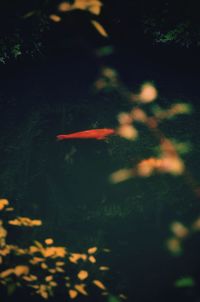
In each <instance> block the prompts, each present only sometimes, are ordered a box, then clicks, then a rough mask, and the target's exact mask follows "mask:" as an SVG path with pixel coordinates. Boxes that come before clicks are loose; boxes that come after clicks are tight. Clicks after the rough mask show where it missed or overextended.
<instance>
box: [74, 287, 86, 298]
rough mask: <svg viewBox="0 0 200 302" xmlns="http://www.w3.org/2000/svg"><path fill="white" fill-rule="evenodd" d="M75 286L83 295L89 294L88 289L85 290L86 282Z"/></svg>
mask: <svg viewBox="0 0 200 302" xmlns="http://www.w3.org/2000/svg"><path fill="white" fill-rule="evenodd" d="M74 288H75V289H76V290H77V291H78V292H79V293H81V294H82V295H84V296H87V295H88V293H87V291H86V290H85V284H76V285H75V286H74Z"/></svg>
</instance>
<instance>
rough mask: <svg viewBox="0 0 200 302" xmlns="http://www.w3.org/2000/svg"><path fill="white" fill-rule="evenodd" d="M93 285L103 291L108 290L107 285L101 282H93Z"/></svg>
mask: <svg viewBox="0 0 200 302" xmlns="http://www.w3.org/2000/svg"><path fill="white" fill-rule="evenodd" d="M93 283H94V284H95V285H96V286H97V287H99V288H100V289H103V290H105V289H106V287H105V285H104V284H103V283H102V282H101V281H99V280H93Z"/></svg>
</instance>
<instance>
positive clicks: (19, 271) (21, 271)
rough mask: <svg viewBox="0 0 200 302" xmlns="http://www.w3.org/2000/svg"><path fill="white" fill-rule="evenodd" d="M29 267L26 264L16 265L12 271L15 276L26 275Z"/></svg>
mask: <svg viewBox="0 0 200 302" xmlns="http://www.w3.org/2000/svg"><path fill="white" fill-rule="evenodd" d="M29 271H30V269H29V267H28V266H27V265H17V266H16V267H15V268H14V273H15V275H16V276H18V277H19V276H21V275H28V274H29Z"/></svg>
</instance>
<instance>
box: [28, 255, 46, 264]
mask: <svg viewBox="0 0 200 302" xmlns="http://www.w3.org/2000/svg"><path fill="white" fill-rule="evenodd" d="M42 261H44V258H40V257H33V259H31V260H30V261H29V262H30V263H31V264H33V265H34V264H38V263H40V262H42Z"/></svg>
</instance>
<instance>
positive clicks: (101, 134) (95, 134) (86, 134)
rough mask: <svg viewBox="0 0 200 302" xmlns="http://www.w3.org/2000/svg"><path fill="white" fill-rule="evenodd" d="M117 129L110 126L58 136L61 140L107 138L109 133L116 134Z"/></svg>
mask: <svg viewBox="0 0 200 302" xmlns="http://www.w3.org/2000/svg"><path fill="white" fill-rule="evenodd" d="M114 134H115V130H114V129H110V128H102V129H92V130H85V131H80V132H74V133H70V134H59V135H57V136H56V138H57V139H58V140H59V141H61V140H65V139H99V140H101V139H105V138H106V137H107V136H109V135H114Z"/></svg>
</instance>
